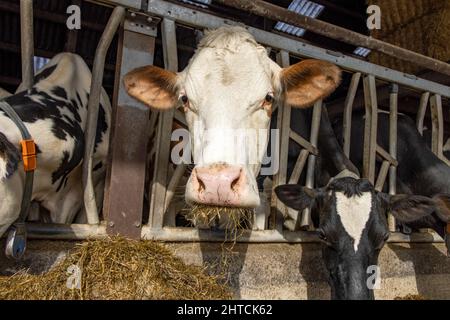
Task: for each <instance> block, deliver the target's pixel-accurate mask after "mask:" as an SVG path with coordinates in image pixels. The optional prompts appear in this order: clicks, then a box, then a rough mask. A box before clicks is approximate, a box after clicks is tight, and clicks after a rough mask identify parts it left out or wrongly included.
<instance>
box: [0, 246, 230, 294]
mask: <svg viewBox="0 0 450 320" xmlns="http://www.w3.org/2000/svg"><path fill="white" fill-rule="evenodd" d="M73 266H76V267H78V268H79V270H80V271H81V278H80V280H81V282H80V287H79V288H78V289H77V288H73V289H70V288H68V286H67V284H68V280H70V279H69V277H70V276H71V274H70V273H68V270H69V268H71V267H73ZM204 271H205V270H203V269H202V268H200V267H196V266H191V265H186V264H185V263H183V262H182V261H181V259H179V258H177V257H175V256H174V255H173V254H172V252H171V251H170V250H169V248H167V247H166V246H164V245H162V244H159V243H156V242H153V241H137V240H127V239H124V238H119V237H114V238H111V239H104V240H92V241H87V242H83V243H81V244H79V245H77V246H76V247H75V248H74V249H73V250H72V251H71V252H69V253H68V254H67V256H66V258H65V259H64V260H63V261H62V262H61V263H59V264H58V265H56V266H55V267H53V268H52V269H51V270H50V271H49V272H46V273H43V274H39V275H35V274H29V273H27V272H26V271H23V272H19V273H17V274H15V275H12V276H1V277H0V288H1V290H0V299H2V300H3V299H18V300H23V299H32V300H35V299H38V300H48V299H58V300H59V299H108V300H109V299H126V300H128V299H158V300H160V299H171V300H180V299H231V293H230V290H229V289H228V287H226V286H225V285H223V284H222V282H223V279H221V278H222V277H219V276H210V275H207V274H205V272H204Z"/></svg>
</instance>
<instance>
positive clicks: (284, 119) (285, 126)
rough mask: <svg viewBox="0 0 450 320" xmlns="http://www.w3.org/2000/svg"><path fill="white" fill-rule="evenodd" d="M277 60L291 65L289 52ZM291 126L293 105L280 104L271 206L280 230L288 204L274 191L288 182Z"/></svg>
mask: <svg viewBox="0 0 450 320" xmlns="http://www.w3.org/2000/svg"><path fill="white" fill-rule="evenodd" d="M277 62H278V64H279V65H281V67H283V68H285V67H288V66H289V65H290V60H289V52H287V51H280V52H279V53H278V54H277ZM290 128H291V106H289V105H288V104H286V103H282V104H280V106H279V107H278V118H277V129H278V130H280V135H279V136H280V154H279V155H277V156H279V157H280V160H279V167H278V173H277V174H276V175H275V177H274V179H273V180H274V181H273V185H272V201H271V207H272V208H273V210H272V213H273V215H272V218H273V219H274V221H273V222H274V224H275V228H276V229H277V230H279V231H281V230H282V229H283V220H284V218H283V216H284V215H285V214H286V210H287V208H286V206H285V205H284V204H283V203H282V202H281V201H279V200H278V198H277V197H276V195H275V192H274V191H273V190H274V189H275V187H276V186H279V185H281V184H285V183H286V175H287V160H288V159H287V154H288V149H289V132H290V130H291V129H290Z"/></svg>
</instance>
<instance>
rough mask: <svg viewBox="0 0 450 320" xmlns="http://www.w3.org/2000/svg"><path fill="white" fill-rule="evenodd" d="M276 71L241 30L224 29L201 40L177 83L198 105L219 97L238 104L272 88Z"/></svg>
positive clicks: (259, 49) (255, 44) (275, 66)
mask: <svg viewBox="0 0 450 320" xmlns="http://www.w3.org/2000/svg"><path fill="white" fill-rule="evenodd" d="M279 70H280V68H279V67H278V66H277V65H276V64H275V63H274V62H273V61H272V60H271V59H270V58H269V57H268V56H267V52H266V50H265V48H264V47H262V46H261V45H259V44H258V43H256V41H255V40H254V38H253V37H252V36H251V35H250V34H249V33H248V32H247V31H246V30H245V29H243V28H240V27H232V28H230V27H227V28H220V29H217V30H214V31H211V32H210V33H208V34H207V35H206V36H205V37H204V38H203V39H202V41H201V42H200V44H199V46H198V49H197V52H196V54H195V55H194V56H193V58H192V59H191V61H190V63H189V65H188V66H187V68H186V69H185V70H184V71H183V73H182V74H181V82H182V86H183V87H184V88H185V89H186V91H187V94H188V96H189V98H190V99H191V101H192V102H194V103H197V104H199V105H201V104H202V101H204V100H207V101H206V102H207V103H208V104H209V103H211V102H212V101H210V99H215V100H218V99H221V98H222V99H225V98H226V101H228V102H229V103H232V102H233V100H235V101H239V102H240V103H241V105H242V104H245V103H252V102H253V101H252V99H255V98H259V99H260V98H261V95H262V96H263V97H264V95H265V94H266V93H267V91H270V90H271V89H273V88H272V85H273V84H275V83H276V82H275V81H273V78H274V77H275V75H276V74H277V71H279ZM274 89H278V88H274ZM221 94H223V95H226V97H221Z"/></svg>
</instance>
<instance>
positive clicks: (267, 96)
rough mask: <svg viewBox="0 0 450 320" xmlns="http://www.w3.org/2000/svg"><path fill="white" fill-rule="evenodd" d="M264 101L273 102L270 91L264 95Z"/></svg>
mask: <svg viewBox="0 0 450 320" xmlns="http://www.w3.org/2000/svg"><path fill="white" fill-rule="evenodd" d="M264 100H265V102H266V103H272V102H273V95H272V94H271V93H268V94H267V95H266V97H265V98H264Z"/></svg>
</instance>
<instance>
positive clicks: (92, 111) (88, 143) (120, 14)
mask: <svg viewBox="0 0 450 320" xmlns="http://www.w3.org/2000/svg"><path fill="white" fill-rule="evenodd" d="M124 17H125V9H124V8H123V7H115V8H114V10H113V12H112V14H111V17H110V18H109V20H108V23H107V25H106V27H105V31H104V32H103V34H102V36H101V38H100V41H99V43H98V46H97V49H96V51H95V58H94V64H93V67H92V80H91V89H90V93H89V101H88V115H87V123H86V129H85V150H84V158H83V159H84V161H83V176H82V180H83V191H84V208H85V210H86V215H87V220H88V223H89V224H98V223H99V218H98V212H97V202H96V199H95V191H94V183H93V181H92V167H93V161H92V155H93V153H94V145H95V134H96V131H97V119H98V110H99V104H100V94H101V91H102V80H103V70H104V68H105V58H106V53H107V52H108V48H109V46H110V44H111V41H112V39H113V37H114V35H115V33H116V31H117V28H118V27H119V25H120V23H121V22H122V21H123V18H124Z"/></svg>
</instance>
